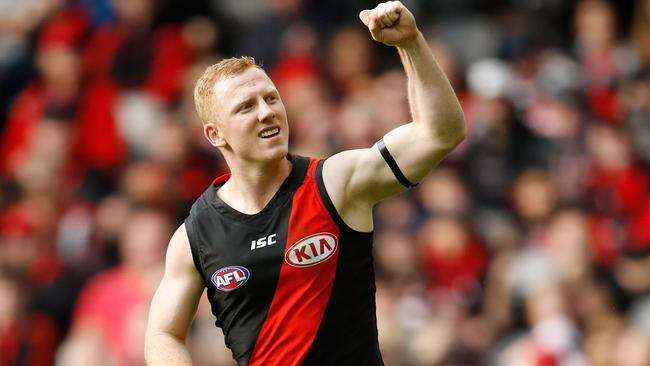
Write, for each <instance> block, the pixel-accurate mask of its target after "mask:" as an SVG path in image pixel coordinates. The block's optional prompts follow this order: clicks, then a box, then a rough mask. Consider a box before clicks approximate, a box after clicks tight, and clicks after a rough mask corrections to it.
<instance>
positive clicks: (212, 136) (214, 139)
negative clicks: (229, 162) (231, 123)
mask: <svg viewBox="0 0 650 366" xmlns="http://www.w3.org/2000/svg"><path fill="white" fill-rule="evenodd" d="M203 135H204V136H205V138H206V139H208V141H209V142H210V145H212V146H214V147H224V146H226V140H225V139H224V137H223V134H222V133H221V130H220V129H219V128H218V127H217V125H216V123H214V122H208V123H206V124H204V125H203Z"/></svg>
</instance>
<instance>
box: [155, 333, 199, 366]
mask: <svg viewBox="0 0 650 366" xmlns="http://www.w3.org/2000/svg"><path fill="white" fill-rule="evenodd" d="M144 356H145V360H146V361H147V366H159V365H160V366H165V365H175V366H192V358H191V357H190V353H189V351H188V349H187V346H186V345H185V342H184V341H183V340H182V339H180V338H177V337H174V336H172V335H170V334H166V333H155V334H147V338H146V341H145V347H144Z"/></svg>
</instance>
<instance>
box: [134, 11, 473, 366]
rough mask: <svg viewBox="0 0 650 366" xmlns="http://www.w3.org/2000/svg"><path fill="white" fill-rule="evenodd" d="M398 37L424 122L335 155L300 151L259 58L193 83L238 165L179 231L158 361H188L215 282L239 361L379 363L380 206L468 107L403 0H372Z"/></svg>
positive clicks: (445, 142)
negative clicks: (197, 316) (375, 254)
mask: <svg viewBox="0 0 650 366" xmlns="http://www.w3.org/2000/svg"><path fill="white" fill-rule="evenodd" d="M360 17H361V20H362V21H363V23H364V24H365V25H366V26H367V27H368V29H369V30H370V33H371V34H372V37H373V38H374V39H375V40H377V41H379V42H383V43H384V44H387V45H391V46H396V47H397V50H398V52H399V54H400V57H401V59H402V63H403V65H404V68H405V70H406V74H407V76H408V93H409V104H410V108H411V113H412V116H413V122H411V123H408V124H406V125H403V126H400V127H398V128H396V129H395V130H393V131H390V132H389V133H388V134H387V135H385V136H384V138H383V139H382V140H380V141H379V142H378V143H377V145H375V146H373V147H370V148H367V149H360V150H352V151H344V152H341V153H339V154H336V155H334V156H332V157H330V158H328V159H326V160H324V161H323V160H321V161H318V160H316V159H307V158H303V157H299V156H291V155H288V125H287V117H286V112H285V109H284V106H283V104H282V101H281V99H280V96H279V95H278V92H277V90H276V89H275V87H274V85H273V83H272V82H271V80H270V79H269V78H268V76H267V75H266V74H265V73H264V71H263V70H262V69H261V68H259V67H258V66H256V65H255V64H254V61H252V60H251V59H248V58H240V59H229V60H224V61H222V62H220V63H219V64H217V65H214V66H211V67H210V68H208V70H206V73H205V74H204V75H203V76H202V77H201V78H200V79H199V81H198V82H197V86H196V89H195V98H196V104H197V110H198V112H199V115H200V116H201V118H202V119H203V121H204V133H205V137H206V138H207V139H208V140H209V141H210V143H211V144H212V145H213V146H215V147H217V148H218V149H219V150H220V151H221V152H222V153H223V155H224V157H225V159H226V162H227V163H228V165H229V167H230V170H231V173H230V174H228V175H226V176H223V177H220V178H218V179H217V180H215V182H214V184H213V186H211V187H210V188H209V189H208V190H207V191H206V192H205V193H204V194H203V195H202V196H201V198H199V200H197V202H196V203H195V204H194V206H193V208H192V211H191V212H190V215H189V217H188V218H187V219H186V220H185V223H184V224H183V225H181V227H180V228H179V229H178V230H177V231H176V233H175V234H174V236H173V237H172V239H171V241H170V244H169V248H168V252H167V263H166V271H165V275H164V278H163V280H162V282H161V284H160V287H159V288H158V290H157V293H156V295H155V296H154V299H153V302H152V305H151V311H150V315H149V324H148V328H147V335H146V346H145V356H146V359H147V361H148V363H149V364H150V365H190V364H191V359H190V356H189V354H188V351H187V349H186V347H185V346H184V339H185V336H186V333H187V329H188V326H189V324H190V322H191V320H192V316H193V314H194V312H195V310H196V306H197V302H198V300H199V297H200V296H201V293H202V291H203V289H204V287H207V289H208V298H209V300H210V302H211V304H212V311H213V313H214V314H215V316H216V317H217V323H216V324H217V326H219V327H221V328H222V330H223V332H224V334H225V337H226V345H227V346H228V347H229V348H230V349H231V350H232V353H233V357H234V358H235V359H236V360H237V363H238V364H239V365H267V366H268V365H381V364H382V360H381V355H380V352H379V347H378V342H377V327H376V317H375V301H374V295H375V285H374V273H373V267H372V253H371V249H372V229H373V226H372V207H373V206H374V205H375V204H376V203H377V202H379V201H380V200H382V199H385V198H387V197H389V196H391V195H394V194H396V193H399V192H402V191H404V190H406V189H407V188H408V187H411V186H413V184H412V183H411V182H418V181H419V180H420V179H422V178H423V177H424V176H425V175H426V174H427V173H428V172H429V171H430V170H431V169H433V168H434V167H435V166H436V164H438V163H439V162H440V160H442V159H443V158H444V157H445V156H446V155H447V154H448V153H449V152H450V151H451V150H452V149H453V148H454V147H455V146H456V145H457V144H459V143H460V141H461V140H462V139H463V137H464V121H463V115H462V111H461V108H460V105H459V103H458V100H457V99H456V96H455V95H454V92H453V90H452V88H451V86H450V85H449V82H448V80H447V78H446V77H445V76H444V74H443V73H442V72H441V70H440V68H439V67H438V65H437V64H436V62H435V60H434V58H433V56H432V54H431V52H430V50H429V48H428V46H427V43H426V42H425V39H424V37H423V36H422V34H421V33H420V31H419V30H418V28H417V27H416V24H415V19H414V18H413V15H412V14H411V13H410V11H409V10H408V9H406V8H405V7H404V6H403V5H402V4H401V3H400V2H397V1H392V2H388V3H383V4H379V5H378V6H377V7H376V8H374V9H372V10H364V11H362V12H361V14H360Z"/></svg>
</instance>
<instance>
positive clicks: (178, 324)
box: [147, 225, 204, 339]
mask: <svg viewBox="0 0 650 366" xmlns="http://www.w3.org/2000/svg"><path fill="white" fill-rule="evenodd" d="M203 289H204V285H203V279H202V278H201V276H200V274H199V273H198V271H197V270H196V267H195V266H194V261H193V259H192V252H191V249H190V243H189V240H188V238H187V232H186V231H185V225H181V226H180V227H179V228H178V230H176V232H175V233H174V235H173V236H172V239H171V240H170V242H169V247H168V248H167V257H166V260H165V274H164V275H163V279H162V281H161V282H160V285H159V286H158V289H157V290H156V293H155V295H154V297H153V300H152V302H151V309H150V311H149V321H148V324H147V334H148V335H152V334H156V333H165V334H169V335H172V336H174V337H176V338H178V339H184V338H185V336H186V334H187V329H188V328H189V325H190V323H191V322H192V319H193V318H194V314H195V312H196V308H197V306H198V302H199V299H200V298H201V295H202V294H203Z"/></svg>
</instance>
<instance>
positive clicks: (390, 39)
mask: <svg viewBox="0 0 650 366" xmlns="http://www.w3.org/2000/svg"><path fill="white" fill-rule="evenodd" d="M359 18H361V21H362V22H363V24H365V25H366V27H368V30H370V34H371V35H372V38H373V39H374V40H375V41H378V42H381V43H383V44H386V45H388V46H402V45H404V44H406V43H408V42H409V41H411V40H413V39H415V37H416V36H417V34H418V29H417V26H416V25H415V18H414V17H413V14H411V12H410V11H409V10H408V9H407V8H406V7H405V6H404V5H403V4H402V3H401V2H399V1H388V2H385V3H381V4H379V5H377V7H375V8H374V9H372V10H363V11H362V12H361V13H359Z"/></svg>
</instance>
